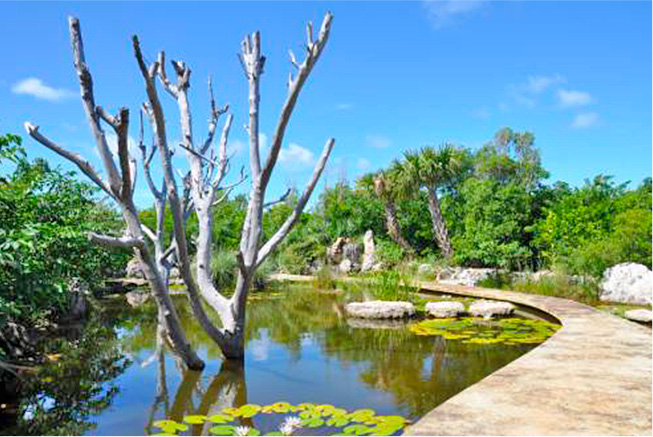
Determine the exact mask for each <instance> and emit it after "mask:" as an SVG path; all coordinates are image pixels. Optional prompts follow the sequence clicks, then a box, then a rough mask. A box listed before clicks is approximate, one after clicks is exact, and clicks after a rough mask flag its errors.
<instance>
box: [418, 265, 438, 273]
mask: <svg viewBox="0 0 653 437" xmlns="http://www.w3.org/2000/svg"><path fill="white" fill-rule="evenodd" d="M417 273H419V274H420V275H422V276H426V275H432V274H434V273H435V268H434V267H433V266H432V265H431V264H420V265H419V267H417Z"/></svg>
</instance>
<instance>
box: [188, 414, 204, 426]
mask: <svg viewBox="0 0 653 437" xmlns="http://www.w3.org/2000/svg"><path fill="white" fill-rule="evenodd" d="M206 419H207V417H206V416H203V415H191V416H184V422H186V423H190V424H191V425H199V424H201V423H204V422H206Z"/></svg>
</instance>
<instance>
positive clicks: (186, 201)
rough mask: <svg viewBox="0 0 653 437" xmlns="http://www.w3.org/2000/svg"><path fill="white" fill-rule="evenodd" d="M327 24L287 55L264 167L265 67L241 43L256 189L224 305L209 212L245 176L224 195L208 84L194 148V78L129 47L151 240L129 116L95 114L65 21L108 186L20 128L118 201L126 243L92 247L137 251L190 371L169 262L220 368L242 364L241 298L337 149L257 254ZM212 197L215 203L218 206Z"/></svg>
mask: <svg viewBox="0 0 653 437" xmlns="http://www.w3.org/2000/svg"><path fill="white" fill-rule="evenodd" d="M331 19H332V16H331V14H329V13H327V15H326V16H325V18H324V21H323V23H322V26H321V28H320V31H319V35H318V38H317V40H313V29H312V25H311V24H310V23H309V25H308V32H307V35H308V37H307V44H306V58H305V59H304V61H303V62H302V63H301V64H299V63H298V62H297V60H296V58H295V56H294V55H293V54H292V52H291V54H290V58H291V63H292V64H293V66H294V67H295V68H296V70H297V73H296V76H295V77H294V78H293V76H292V75H290V77H289V80H288V96H287V98H286V101H285V103H284V105H283V107H282V110H281V116H280V118H279V122H278V124H277V127H276V129H275V132H274V136H273V138H272V145H271V147H270V150H269V155H268V158H267V161H266V162H265V165H264V166H261V162H260V157H259V132H258V123H259V120H258V118H259V115H258V105H259V100H260V97H259V84H260V77H261V75H262V74H263V66H264V63H265V57H264V56H262V55H261V44H260V35H259V33H258V32H255V33H254V34H253V35H252V36H251V37H249V36H248V37H247V38H246V39H245V41H244V42H243V47H242V52H241V54H240V60H241V62H242V66H243V69H244V72H245V75H246V77H247V79H248V82H249V92H250V94H249V124H248V126H247V128H248V133H249V136H250V167H251V180H252V189H251V192H250V200H249V205H248V208H247V216H246V219H245V223H244V225H243V231H242V237H241V244H240V251H239V253H238V256H237V259H238V266H239V277H238V282H237V286H236V290H235V292H234V295H233V296H232V297H231V298H226V297H225V296H223V295H222V294H220V293H219V292H218V290H216V289H215V287H214V285H213V283H212V278H211V237H212V235H211V233H212V229H211V227H212V226H211V225H212V208H213V207H214V206H215V205H216V204H217V203H219V202H221V201H222V200H224V199H226V198H227V196H228V195H229V194H230V192H231V191H232V190H233V189H234V188H235V187H236V186H237V185H239V184H240V183H242V182H243V181H244V180H245V176H244V174H243V172H242V171H241V177H240V179H239V180H238V181H237V182H235V183H233V184H232V185H228V186H222V185H221V184H222V182H223V179H224V177H225V175H226V173H227V171H228V169H229V159H228V158H227V140H228V136H229V130H230V127H231V123H232V116H231V115H229V116H228V118H227V120H226V122H225V124H224V127H223V130H222V136H221V138H220V144H219V152H218V156H216V155H215V149H214V148H213V147H212V145H213V138H214V134H215V130H216V126H217V122H218V117H219V116H220V115H221V114H223V113H225V112H226V111H227V110H228V106H225V108H223V109H217V107H216V105H215V100H214V98H213V92H212V89H211V83H210V81H209V93H210V97H211V118H210V121H209V132H208V136H207V139H206V140H205V141H204V142H203V143H201V144H195V141H194V138H193V131H192V116H191V110H190V105H189V100H188V89H189V87H190V74H191V70H190V68H189V67H188V66H187V65H186V64H184V63H183V62H174V61H173V62H172V66H173V67H174V70H175V73H176V79H177V80H176V83H172V82H171V81H170V80H169V79H168V77H167V75H166V71H165V56H164V53H163V52H161V53H160V55H159V57H158V59H157V61H155V62H153V63H151V64H150V65H147V64H146V62H145V60H144V56H143V54H142V52H141V48H140V43H139V41H138V38H137V37H136V36H134V37H133V48H134V54H135V57H136V60H137V62H138V66H139V69H140V72H141V75H142V76H143V79H144V82H145V89H146V94H147V103H146V104H144V105H143V109H144V111H145V113H146V114H147V116H148V121H149V124H150V127H151V129H152V133H153V139H154V144H153V146H152V149H151V150H150V152H147V150H146V147H145V146H144V144H143V140H142V138H143V134H142V130H143V129H142V122H141V142H140V146H139V147H140V148H141V152H142V159H143V167H144V170H145V176H146V181H147V183H148V186H149V188H150V191H151V192H152V194H153V195H154V199H155V210H156V215H157V228H156V230H155V231H153V230H151V229H148V228H147V227H146V226H144V225H143V224H142V223H140V221H139V217H138V212H137V210H136V207H135V206H134V203H133V191H134V183H135V178H136V164H135V160H134V159H133V158H132V157H131V156H130V154H129V150H128V138H129V136H128V127H129V123H128V122H129V111H128V110H127V109H125V108H123V109H121V110H120V112H119V114H118V115H117V116H112V115H110V114H108V113H107V112H105V111H104V110H103V109H102V108H101V107H99V106H96V105H95V101H94V96H93V85H92V79H91V75H90V72H89V71H88V68H87V67H86V63H85V60H84V52H83V46H82V39H81V32H80V29H79V22H78V20H77V19H75V18H71V19H70V32H71V39H72V42H73V54H74V57H75V67H76V69H77V73H78V76H79V82H80V87H81V94H82V102H83V104H84V108H85V111H86V114H87V117H88V120H89V126H90V128H91V131H92V132H93V136H94V138H95V141H96V146H97V149H98V152H99V155H100V157H101V159H102V163H103V165H104V169H105V172H106V174H107V177H108V182H105V181H104V180H103V179H102V178H101V176H100V175H99V173H98V172H97V171H96V170H95V169H94V168H93V167H92V165H91V164H90V163H89V162H88V161H86V160H84V159H83V158H82V157H80V156H79V155H76V154H74V153H72V152H69V151H67V150H65V149H63V148H61V147H59V146H58V145H57V144H55V143H53V142H52V141H50V140H48V139H47V138H45V137H44V136H42V135H41V134H40V133H39V132H38V127H36V126H32V125H31V124H29V123H26V125H25V126H26V129H27V131H28V133H29V134H30V135H31V136H32V137H33V138H34V139H36V140H37V141H39V142H40V143H42V144H44V145H45V146H46V147H48V148H50V149H51V150H53V151H55V152H56V153H58V154H60V155H61V156H63V157H65V158H66V159H68V160H70V161H72V162H73V163H74V164H76V165H77V167H78V168H79V169H80V170H81V171H82V172H83V173H84V174H85V175H86V176H87V177H89V179H91V180H92V181H93V182H94V183H95V184H96V185H98V186H99V187H100V188H101V189H102V190H103V191H105V192H106V193H107V194H108V195H109V196H110V197H111V198H112V199H114V200H115V201H116V202H117V203H118V204H119V205H120V207H121V209H122V213H123V219H124V221H125V224H126V225H127V229H126V231H125V235H123V236H122V237H114V236H106V235H96V234H91V235H90V238H91V239H92V240H94V241H96V242H98V243H102V244H107V245H110V246H114V247H123V248H131V249H133V250H134V251H135V253H136V255H137V257H138V259H139V261H140V264H141V268H142V270H143V273H144V275H145V277H146V278H147V280H148V282H149V283H150V287H151V289H152V293H153V295H154V298H155V301H156V303H157V305H158V307H159V312H160V314H161V315H162V319H163V322H164V326H165V331H166V335H167V337H168V339H169V341H170V344H171V346H172V348H173V350H174V352H175V354H176V355H177V356H179V357H181V358H182V359H183V361H184V362H185V364H186V365H187V366H188V367H189V368H190V369H202V368H203V366H204V363H203V362H202V361H201V360H200V359H199V358H198V357H197V355H196V354H195V352H194V351H193V350H192V348H191V346H190V344H189V342H188V340H187V338H186V336H185V333H184V332H183V330H182V328H181V324H180V321H179V317H178V315H177V311H176V309H175V307H174V304H173V302H172V300H171V298H170V296H169V293H168V279H169V272H170V267H171V259H172V258H173V257H174V259H175V262H176V264H177V266H178V268H179V271H180V275H181V277H182V279H183V281H184V283H185V285H186V288H187V292H188V293H187V295H188V299H189V303H190V306H191V309H192V311H193V314H194V316H195V318H196V319H197V320H198V322H199V323H200V325H201V326H202V328H203V329H204V330H205V331H206V332H207V334H208V335H209V336H210V337H211V338H212V339H213V340H214V341H215V342H216V343H217V344H218V345H219V346H220V348H221V350H222V351H223V354H224V356H225V357H226V358H229V359H231V358H234V359H242V358H243V355H244V332H245V314H246V312H245V307H246V302H247V294H248V291H249V288H250V286H251V282H252V278H253V277H254V274H255V272H256V269H257V268H258V267H259V266H260V265H261V263H263V261H265V259H266V258H267V256H269V254H270V253H271V252H272V251H273V250H274V249H275V248H276V247H277V246H278V245H279V243H280V242H281V241H282V240H283V239H284V238H285V237H286V235H287V234H288V232H290V230H291V228H292V227H293V226H294V224H295V223H296V222H297V220H299V218H300V216H301V214H302V212H303V210H304V207H305V206H306V203H307V202H308V199H309V198H310V196H311V194H312V192H313V190H314V188H315V186H316V184H317V181H318V180H319V178H320V175H321V174H322V171H323V170H324V167H325V165H326V162H327V159H328V157H329V155H330V153H331V150H332V149H333V145H334V140H333V139H330V140H329V141H327V143H326V145H325V146H324V149H323V151H322V155H321V156H320V158H319V159H318V161H317V163H316V166H315V169H314V172H313V176H312V178H311V180H310V181H309V182H308V185H307V186H306V188H305V190H304V192H303V193H302V195H301V196H300V197H299V199H298V202H297V205H296V206H295V208H294V210H293V211H292V213H291V214H290V216H289V217H288V218H287V219H286V221H285V222H284V223H283V224H282V225H281V227H280V228H279V229H278V230H276V232H275V233H274V234H273V236H272V237H271V238H270V239H269V240H268V241H267V242H265V243H264V244H261V243H262V242H261V235H262V218H263V209H264V208H265V207H266V206H269V205H271V204H274V203H275V202H268V203H266V202H265V194H266V190H267V186H268V183H269V181H270V177H271V175H272V171H273V169H274V167H275V164H276V161H277V158H278V156H279V153H280V150H281V145H282V143H283V138H284V134H285V130H286V127H287V125H288V122H289V120H290V117H291V115H292V112H293V109H294V107H295V103H296V102H297V98H298V97H299V94H300V91H301V89H302V87H303V85H304V83H305V82H306V80H307V79H308V76H309V74H310V72H311V70H312V68H313V66H314V65H315V63H316V62H317V60H318V58H319V57H320V54H321V53H322V50H323V49H324V47H325V45H326V42H327V40H328V36H329V30H330V25H331ZM157 79H158V81H160V82H161V84H162V85H163V87H164V89H165V90H166V91H167V92H168V93H169V94H170V95H171V96H172V97H173V98H174V99H175V100H176V102H177V106H178V108H179V120H180V125H181V132H182V140H181V144H179V146H180V147H181V148H183V149H184V150H185V151H186V156H187V159H188V162H189V164H190V171H189V172H188V173H187V174H186V175H185V176H183V175H182V182H183V184H184V185H183V194H182V195H180V193H179V191H178V189H177V184H176V179H175V172H174V171H173V167H172V162H171V156H172V154H173V153H174V150H173V149H170V147H169V145H168V138H167V133H166V123H165V117H164V113H163V107H162V104H161V102H160V100H159V95H158V91H157V88H156V83H157ZM101 121H104V122H105V123H107V124H108V125H110V126H111V128H113V130H114V131H115V132H116V136H117V138H118V161H119V164H120V165H119V168H118V167H117V166H116V163H115V161H114V160H115V157H114V155H113V154H112V152H111V151H110V150H109V147H108V145H107V140H106V137H105V134H104V131H103V130H102V127H101V125H100V122H101ZM155 152H158V155H159V157H160V162H161V167H162V169H163V183H162V186H161V188H160V189H159V188H157V187H156V185H155V184H154V182H153V181H152V177H151V173H150V163H151V161H152V158H153V156H154V153H155ZM218 193H219V194H220V195H219V196H218ZM166 205H167V206H168V207H169V209H170V212H171V214H172V218H173V234H172V243H171V245H170V246H169V247H168V248H167V249H164V241H165V240H164V234H163V221H164V220H163V219H164V212H165V208H166ZM193 211H194V212H195V214H196V215H197V217H198V222H199V235H198V247H197V263H196V276H197V280H196V279H195V278H194V277H193V275H192V274H191V268H192V266H191V260H190V254H189V249H188V241H187V237H186V221H187V219H188V216H189V214H191V213H192V212H193ZM145 237H147V238H149V239H150V240H151V241H152V243H153V245H154V256H152V254H151V253H150V251H149V250H148V247H147V246H146V245H145V241H144V238H145ZM203 301H204V302H206V303H207V304H208V305H209V306H211V307H212V308H213V309H214V310H215V311H216V312H217V313H218V315H219V317H220V321H221V322H222V323H221V325H222V326H221V327H220V328H218V327H216V326H215V325H214V324H213V322H212V321H211V319H210V318H209V317H208V315H207V313H206V311H205V309H204V307H203Z"/></svg>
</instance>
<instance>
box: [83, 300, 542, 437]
mask: <svg viewBox="0 0 653 437" xmlns="http://www.w3.org/2000/svg"><path fill="white" fill-rule="evenodd" d="M341 299H342V298H341V297H337V296H334V295H333V294H329V295H327V294H324V293H316V292H313V291H310V290H300V289H292V290H291V291H289V292H288V294H287V297H285V298H276V299H259V300H256V301H253V302H252V303H251V304H250V305H249V307H248V325H247V328H248V341H247V344H246V361H245V365H244V369H237V370H236V371H234V370H233V369H229V368H226V369H225V367H224V366H222V360H221V359H220V354H219V352H218V351H217V349H216V346H215V345H214V344H213V343H212V342H211V341H210V340H209V339H208V338H207V337H206V335H205V334H204V333H203V332H202V331H201V329H200V328H199V327H198V325H197V324H196V323H195V322H194V321H193V320H192V319H191V317H190V315H189V314H188V312H187V307H186V306H185V305H184V303H185V301H184V300H177V301H176V302H177V304H178V307H179V308H180V316H181V317H182V323H183V325H184V327H185V329H186V331H187V333H188V336H189V338H190V339H191V341H192V342H193V343H194V345H195V347H196V348H197V351H198V353H199V355H200V356H202V358H204V359H205V360H206V369H205V370H204V371H203V372H201V373H197V372H183V370H182V366H180V365H179V362H178V360H176V359H175V357H174V356H173V355H171V354H170V353H169V352H168V351H167V350H165V352H164V353H161V354H158V355H157V353H156V344H157V339H156V311H155V309H154V307H153V305H151V303H150V304H148V305H149V306H145V307H143V308H141V309H139V310H130V311H129V312H127V316H126V321H123V322H121V323H120V327H116V329H115V333H116V335H117V336H118V337H119V338H120V344H121V349H122V350H123V352H124V353H125V355H127V356H128V357H129V358H130V359H131V360H132V361H133V363H132V364H131V365H130V366H129V367H128V368H127V369H126V370H125V372H124V373H122V374H121V375H119V376H118V377H117V378H116V379H114V383H115V384H116V385H117V386H118V388H119V392H118V393H117V395H116V396H115V397H114V398H113V401H112V403H111V405H110V406H109V407H108V408H105V409H104V410H103V411H101V412H100V413H99V414H97V415H95V416H92V417H90V418H89V419H90V421H91V422H94V423H96V424H97V427H96V428H95V429H93V430H90V431H89V432H88V433H89V434H96V435H109V434H112V435H116V434H117V435H120V434H131V435H138V434H144V433H148V432H149V433H156V432H158V431H157V430H156V429H155V428H152V427H149V428H148V424H151V423H152V421H153V420H156V419H163V418H172V419H174V420H182V418H183V416H184V415H189V414H215V413H217V412H219V411H220V410H221V409H222V408H224V407H238V406H240V405H243V404H245V403H255V404H260V405H266V404H272V403H275V402H280V401H285V402H290V403H291V404H299V403H302V402H313V403H318V404H320V403H327V404H333V405H335V406H337V407H341V408H345V409H347V410H354V409H359V408H372V409H374V410H376V412H377V414H379V415H402V416H406V417H408V418H410V419H412V420H415V419H417V418H418V417H420V416H421V415H423V414H425V413H426V412H428V411H429V410H431V409H432V408H434V407H435V406H437V405H438V404H439V403H441V402H443V401H444V400H446V399H448V398H449V397H451V396H453V395H454V394H456V393H458V392H459V391H461V390H463V389H464V388H465V387H467V386H469V385H471V384H473V383H474V382H476V381H478V380H480V379H481V378H483V377H484V376H486V375H487V374H489V373H491V372H492V371H494V370H496V369H498V368H499V367H501V366H503V365H505V364H507V363H508V362H510V361H511V360H513V359H515V358H516V357H518V356H519V355H521V354H522V353H524V352H526V351H528V350H529V349H530V348H531V347H532V346H528V345H519V346H513V347H506V346H502V345H483V346H478V345H463V344H462V343H460V342H456V341H444V340H443V339H442V338H441V337H420V336H417V335H414V334H413V333H411V332H410V331H409V330H408V328H407V327H405V326H404V327H396V326H395V327H391V328H387V327H386V328H370V327H364V326H363V327H361V326H357V325H356V324H352V325H348V324H347V323H346V320H345V319H343V318H342V315H341V312H339V311H338V305H341V304H342V301H341ZM121 308H122V307H121ZM123 311H124V308H123ZM124 314H125V313H124V312H123V315H124ZM145 364H147V365H145ZM255 419H256V421H258V420H262V419H259V418H258V416H257V417H256V418H255ZM257 426H258V425H257ZM198 431H201V430H198Z"/></svg>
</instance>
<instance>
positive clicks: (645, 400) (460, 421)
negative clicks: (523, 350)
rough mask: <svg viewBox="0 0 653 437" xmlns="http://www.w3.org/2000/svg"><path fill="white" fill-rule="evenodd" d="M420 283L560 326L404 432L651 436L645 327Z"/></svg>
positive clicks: (515, 296)
mask: <svg viewBox="0 0 653 437" xmlns="http://www.w3.org/2000/svg"><path fill="white" fill-rule="evenodd" d="M277 279H281V280H310V279H311V278H309V277H305V276H304V277H297V276H294V275H278V276H277ZM419 286H420V287H421V288H422V290H424V291H435V292H445V293H449V294H459V295H464V296H473V297H483V298H489V299H497V300H505V301H510V302H514V303H517V304H521V305H526V306H530V307H533V308H536V309H538V310H541V311H544V312H546V313H549V314H551V315H552V316H554V317H556V318H557V319H558V320H559V321H560V323H561V324H562V328H561V329H560V330H559V331H558V332H557V333H556V334H555V335H554V336H552V337H551V338H549V339H548V340H547V341H546V342H544V343H543V344H542V345H540V346H538V347H536V348H535V349H533V350H532V351H530V352H528V353H527V354H525V355H523V356H521V357H520V358H518V359H517V360H515V361H513V362H511V363H509V364H508V365H506V366H505V367H503V368H501V369H499V370H498V371H496V372H494V373H493V374H491V375H489V376H487V377H486V378H484V379H483V380H481V381H480V382H478V383H476V384H474V385H472V386H470V387H468V388H467V389H465V390H463V391H462V392H460V393H458V394H457V395H455V396H453V397H452V398H450V399H448V400H447V401H445V402H444V403H442V404H441V405H439V406H438V407H436V408H435V409H433V410H432V411H430V412H429V413H427V414H426V415H425V416H424V417H422V418H421V419H420V420H419V421H418V422H417V423H415V424H414V425H412V426H411V427H409V428H408V429H407V430H406V432H405V433H404V434H405V435H651V433H652V429H651V427H652V423H651V416H652V390H651V384H652V378H651V372H652V368H651V330H650V329H649V328H646V327H644V326H640V325H637V324H636V323H633V322H629V321H627V320H624V319H621V318H618V317H616V316H612V315H610V314H606V313H602V312H599V311H597V310H595V309H593V308H591V307H589V306H587V305H583V304H581V303H578V302H574V301H571V300H567V299H560V298H555V297H548V296H538V295H530V294H524V293H516V292H509V291H503V290H493V289H484V288H476V287H466V286H456V285H444V284H438V283H434V282H421V283H419Z"/></svg>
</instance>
